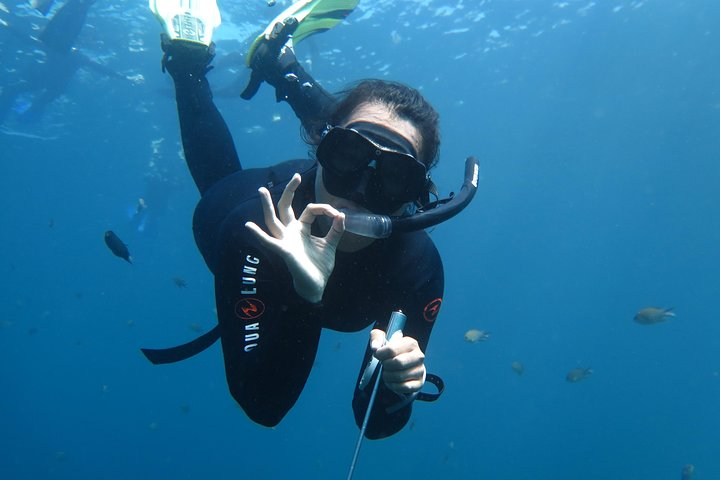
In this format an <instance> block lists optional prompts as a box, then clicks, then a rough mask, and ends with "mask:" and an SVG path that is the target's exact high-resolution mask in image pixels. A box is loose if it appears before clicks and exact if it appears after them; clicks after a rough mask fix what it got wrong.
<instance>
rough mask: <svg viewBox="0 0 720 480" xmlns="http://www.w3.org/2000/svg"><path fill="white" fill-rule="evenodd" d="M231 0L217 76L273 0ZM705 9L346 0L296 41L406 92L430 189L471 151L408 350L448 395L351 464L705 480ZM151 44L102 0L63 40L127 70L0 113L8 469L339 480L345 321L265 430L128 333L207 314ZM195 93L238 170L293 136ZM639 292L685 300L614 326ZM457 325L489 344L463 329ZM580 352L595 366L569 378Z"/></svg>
mask: <svg viewBox="0 0 720 480" xmlns="http://www.w3.org/2000/svg"><path fill="white" fill-rule="evenodd" d="M235 3H236V4H235V5H222V2H221V8H222V11H223V19H224V22H225V23H224V24H223V26H222V27H221V28H220V29H219V30H218V32H217V35H216V38H217V40H218V52H219V54H218V64H220V62H219V61H220V59H221V58H222V57H224V56H225V55H226V54H228V53H230V52H233V51H237V50H241V49H242V48H243V43H242V42H243V41H244V40H246V38H247V37H248V36H250V35H251V34H252V33H253V32H255V31H256V30H257V29H259V28H260V27H261V26H262V25H263V24H264V23H266V22H268V21H269V20H270V19H271V18H272V17H273V16H274V15H276V14H277V13H279V11H280V9H281V8H283V2H278V5H277V6H275V7H273V8H270V7H268V6H267V5H266V2H265V1H264V0H253V1H247V2H235ZM6 7H7V9H8V13H5V12H0V14H1V15H2V17H1V18H13V17H11V16H12V15H14V16H16V17H17V18H19V19H20V20H22V22H19V24H21V25H23V26H26V27H28V28H33V26H35V28H42V26H43V25H44V24H45V23H46V22H47V19H45V18H42V17H37V16H29V15H30V11H29V10H28V9H27V8H26V7H23V6H21V5H15V4H9V3H6ZM719 18H720V4H719V3H717V2H716V1H714V0H694V1H692V2H691V1H674V2H671V1H661V0H647V1H640V0H613V1H597V2H589V1H587V0H583V1H574V0H569V1H567V2H552V1H545V0H543V1H541V0H512V1H511V0H505V1H500V0H492V1H491V0H485V1H480V0H474V1H470V0H465V1H459V2H458V3H456V4H451V3H447V0H442V1H440V0H435V1H432V0H428V1H424V2H418V1H409V0H405V1H394V2H387V1H380V2H371V1H369V0H361V3H360V7H359V8H358V10H357V11H356V12H354V13H353V14H352V16H351V17H350V18H349V20H348V22H347V23H346V24H343V25H341V26H339V27H338V28H336V29H334V30H332V31H330V32H328V33H325V34H323V35H320V36H317V37H314V38H311V39H309V40H307V41H306V42H305V43H303V44H301V45H300V46H299V47H298V55H299V57H300V58H301V59H302V60H303V61H307V62H308V63H309V62H312V72H313V74H314V75H315V77H316V78H317V79H318V80H319V81H321V82H322V83H323V84H324V85H326V86H327V87H328V88H329V89H331V90H338V89H340V88H341V87H342V86H343V85H345V84H347V83H348V82H350V81H353V80H357V79H359V78H363V77H374V76H379V77H381V78H387V79H393V80H400V81H404V82H406V83H409V84H411V85H414V86H417V87H419V88H421V89H422V91H423V93H424V94H425V95H426V96H427V98H428V99H429V100H430V101H431V102H432V103H433V104H434V105H435V106H436V108H437V109H438V111H439V112H440V114H441V118H442V140H443V142H442V147H441V161H440V164H439V166H438V167H437V169H436V170H435V171H434V173H433V177H434V179H435V181H436V183H437V184H438V185H439V186H440V189H441V191H442V192H443V193H447V192H449V191H450V190H453V189H456V188H457V187H458V186H459V183H460V180H461V174H462V163H463V160H464V158H465V157H466V156H467V155H470V154H474V155H477V156H478V157H479V158H480V159H481V162H482V163H481V175H482V178H481V181H480V188H479V193H478V195H477V197H476V199H475V201H474V203H473V204H472V205H471V206H470V207H469V208H468V209H467V210H466V211H465V212H463V213H462V215H460V216H458V217H457V218H456V219H454V220H452V221H450V222H448V223H447V224H444V225H442V226H439V227H437V228H435V229H434V230H433V231H432V234H431V235H432V237H433V239H434V241H435V242H436V244H437V246H438V248H439V250H440V252H441V255H442V257H443V261H444V265H445V273H446V295H445V302H444V304H443V309H442V311H441V314H440V317H439V318H438V324H437V326H436V328H435V330H434V333H433V337H432V340H431V342H430V345H429V348H428V351H427V352H426V353H427V365H428V369H429V371H431V372H434V373H437V374H439V375H441V376H442V377H443V378H444V379H445V381H446V383H447V390H446V392H445V394H444V395H443V397H442V398H441V400H440V401H438V402H437V403H435V404H417V405H416V406H415V409H414V413H413V417H412V419H411V423H410V424H409V425H408V426H407V427H406V428H405V429H404V430H403V431H402V432H400V433H399V434H397V435H395V436H393V437H391V438H389V439H386V440H382V441H375V442H366V443H365V444H364V446H363V449H362V451H361V456H360V462H359V465H358V467H357V470H356V476H355V478H357V479H364V478H399V477H400V476H402V478H417V479H421V478H457V479H466V478H467V479H493V480H500V479H503V480H504V479H508V480H522V479H528V480H530V479H532V480H537V479H552V480H565V479H567V480H574V479H580V478H582V479H586V480H595V479H598V480H600V479H602V480H606V479H627V480H630V479H633V480H634V479H637V480H645V479H648V480H661V479H677V478H679V477H680V471H681V469H682V467H683V465H685V464H688V463H692V464H694V465H695V467H696V470H695V472H696V474H695V477H694V478H696V479H697V480H709V479H717V478H720V457H719V456H718V447H719V446H720V414H718V410H717V406H718V404H719V400H720V354H719V353H718V352H720V348H718V347H719V345H720V343H719V340H718V338H720V323H719V322H718V321H717V315H718V313H717V310H718V307H719V305H718V299H719V298H720V279H719V275H718V272H720V249H718V245H719V244H720V193H719V191H718V185H720V158H719V157H718V152H720V135H718V133H717V132H718V131H720V89H719V88H718V85H720V68H719V67H718V66H717V59H718V54H719V53H720V52H719V51H718V50H719V47H718V44H719V43H720V42H719V39H718V36H719V35H720V30H718V27H717V25H718V21H717V20H718V19H719ZM158 32H159V28H158V26H157V24H156V21H155V20H154V19H153V18H152V15H151V14H150V13H149V11H148V10H147V8H146V5H145V3H144V2H142V1H141V0H133V1H122V2H118V1H113V2H112V3H109V2H104V1H99V2H97V4H96V5H95V6H94V7H93V9H92V10H91V11H90V15H89V18H88V22H87V25H86V26H85V28H84V29H83V32H82V34H81V36H80V38H79V40H78V42H77V44H76V46H77V47H78V48H79V49H81V50H82V51H84V52H86V53H87V54H88V55H89V56H92V57H93V58H96V59H98V60H100V61H102V62H103V63H105V64H106V65H107V66H109V67H111V68H113V69H115V70H116V71H119V72H121V73H122V74H124V75H128V76H137V75H142V78H143V80H140V77H135V78H136V79H137V81H135V82H129V81H120V80H117V79H109V78H105V77H103V76H102V75H100V74H97V73H95V72H92V71H86V70H80V71H79V72H78V73H77V74H76V75H75V77H74V78H73V79H72V81H71V82H70V83H69V85H68V87H67V89H66V91H65V93H64V95H63V96H61V97H60V98H59V99H58V100H56V101H55V102H53V103H52V104H51V105H50V106H49V107H48V108H47V109H46V111H45V112H43V114H42V115H41V116H40V117H39V118H33V119H25V118H23V115H22V114H23V111H22V109H17V108H16V109H15V110H13V111H12V112H11V113H10V114H9V115H8V116H7V117H6V119H5V123H4V125H3V127H2V129H0V132H1V133H0V151H1V152H2V154H1V158H2V160H1V161H0V165H1V167H0V169H1V170H0V171H1V172H2V173H1V174H0V192H2V193H1V195H2V198H3V203H2V205H3V208H2V209H0V225H1V228H2V232H3V234H2V236H1V237H0V238H2V240H1V243H0V246H1V248H0V272H2V279H3V281H2V289H0V379H1V380H2V385H3V387H2V395H0V478H4V479H5V478H7V479H31V478H32V479H36V478H49V479H78V478H93V479H96V478H104V479H116V478H117V479H127V478H193V479H205V478H234V479H236V478H267V479H286V478H318V479H320V478H328V479H336V478H345V475H346V474H347V469H348V466H349V463H350V459H351V456H352V451H353V448H354V444H355V441H356V438H357V428H356V427H355V425H354V422H353V418H352V413H351V408H350V400H351V396H352V392H353V387H354V380H355V375H356V371H357V368H358V366H359V365H358V362H359V361H360V358H361V356H362V353H363V350H364V348H365V343H366V339H367V336H366V333H361V334H354V335H351V334H338V333H334V332H325V333H324V334H323V338H322V341H321V346H320V352H319V355H318V360H317V364H316V366H315V368H314V370H313V372H312V375H311V377H310V379H309V381H308V384H307V387H306V389H305V391H304V392H303V395H302V397H301V399H300V401H299V402H298V404H297V405H296V406H295V408H294V409H293V410H292V411H291V412H290V414H289V415H288V416H287V417H286V418H285V419H284V420H283V422H282V423H281V424H280V425H279V426H278V427H276V428H274V429H266V428H263V427H260V426H257V425H255V424H253V423H252V422H251V421H249V420H248V419H247V418H246V417H245V415H244V413H243V412H242V410H241V409H240V408H239V407H237V406H236V405H235V404H234V402H233V400H232V398H231V397H230V395H229V393H228V391H227V388H226V385H225V379H224V371H223V366H222V356H221V352H220V349H219V346H214V347H212V348H211V349H210V350H208V351H206V352H204V353H203V354H201V355H199V356H198V357H196V358H193V359H192V360H189V361H186V362H182V363H179V364H175V365H166V366H152V365H150V364H149V363H148V362H147V360H145V358H144V357H143V356H142V355H141V353H140V351H139V348H140V347H145V346H150V347H162V346H171V345H175V344H177V343H181V342H184V341H187V340H189V339H191V338H194V336H196V335H197V331H198V330H200V331H207V330H208V329H210V328H211V327H212V326H213V325H214V323H215V318H214V311H213V308H214V299H213V289H212V288H213V285H212V277H211V275H210V273H209V272H208V271H207V269H206V267H205V265H204V263H203V261H202V259H201V257H200V255H199V253H198V252H197V249H196V247H195V245H194V241H193V238H192V233H191V215H192V212H193V208H194V205H195V203H196V202H197V200H198V194H197V192H196V191H195V189H194V186H193V185H192V181H191V179H190V177H189V175H188V174H187V171H186V168H185V165H184V163H183V160H182V158H181V157H180V156H179V154H178V152H179V150H180V146H179V131H178V126H177V117H176V113H175V106H174V99H173V95H172V85H171V83H170V80H169V78H168V77H167V76H165V75H163V74H162V72H161V71H160V63H159V60H160V48H159V45H158V42H157V37H158ZM233 39H235V40H236V41H234V40H233ZM0 49H1V50H2V52H1V53H2V58H3V61H2V65H1V66H0V68H2V72H3V73H2V77H1V78H0V81H1V82H2V84H3V85H6V84H7V83H8V82H11V81H16V80H18V79H19V78H18V75H21V72H22V68H21V67H22V65H24V64H27V63H28V62H36V61H37V55H34V54H33V52H32V51H31V50H32V49H30V48H28V47H27V46H23V45H18V43H17V41H16V39H15V38H13V37H11V36H10V35H8V34H7V32H5V31H4V30H3V29H1V28H0ZM237 75H245V73H243V72H240V73H234V72H233V71H231V70H230V69H229V68H228V67H227V66H224V67H218V68H217V69H216V71H214V72H212V73H211V74H210V79H211V82H213V85H214V86H216V87H217V88H218V89H219V88H220V87H222V86H226V85H229V84H230V83H231V82H232V80H233V79H234V78H236V77H237ZM216 99H217V103H218V105H219V106H220V108H221V110H222V112H223V114H224V116H225V118H226V120H227V121H228V123H229V125H230V128H231V130H232V133H233V135H234V138H235V142H236V145H237V146H238V148H239V149H241V152H243V153H242V160H243V163H244V165H245V166H248V167H250V166H255V165H267V164H270V163H271V162H276V161H279V160H283V159H286V158H291V157H297V156H302V155H303V154H304V153H305V151H306V147H305V146H304V144H303V143H302V142H301V141H300V137H299V135H298V132H299V126H298V122H297V121H296V119H295V118H294V115H293V114H292V112H291V110H290V109H289V107H288V106H287V105H285V104H276V103H275V102H274V98H273V93H272V91H271V90H270V89H269V88H268V87H267V86H266V87H264V88H263V89H262V90H261V92H260V94H258V95H257V96H256V97H255V98H254V99H253V100H252V102H245V101H243V100H240V99H239V98H237V97H235V96H229V95H217V98H216ZM23 101H32V100H31V99H23ZM140 197H144V198H146V199H148V210H147V211H146V214H147V218H145V219H144V223H143V225H144V228H143V229H142V231H138V224H137V222H133V220H132V219H131V218H130V216H131V213H132V212H133V211H134V209H135V207H136V205H137V201H138V198H140ZM150 199H153V200H152V201H151V200H150ZM129 212H130V214H129ZM108 229H112V230H114V231H115V232H116V233H118V235H120V237H121V238H123V239H124V240H125V242H126V243H127V244H128V245H129V248H130V251H131V253H132V255H133V258H134V264H133V265H130V264H128V263H126V262H124V261H123V260H121V259H118V258H117V257H114V256H112V255H111V254H110V253H109V252H108V250H107V248H106V246H105V245H104V243H103V233H104V232H105V230H108ZM174 277H180V278H182V279H184V280H185V281H186V282H187V287H186V288H179V287H178V286H176V285H175V283H174V281H173V278H174ZM650 305H655V306H661V307H674V308H675V310H674V311H675V312H676V314H677V317H676V318H675V319H672V320H671V321H669V322H666V323H664V324H659V325H652V326H641V325H638V324H636V323H634V322H633V320H632V319H633V316H634V314H635V312H636V311H637V310H639V309H640V308H643V307H646V306H650ZM470 328H478V329H484V330H488V331H490V332H491V337H490V338H489V340H487V341H486V342H479V343H475V344H471V343H467V342H465V341H464V340H463V334H464V333H465V331H467V330H468V329H470ZM513 361H520V362H522V363H523V364H524V366H525V373H524V374H523V375H521V376H519V375H517V374H515V373H514V372H513V371H512V369H511V368H510V364H511V362H513ZM575 367H590V368H592V369H593V371H594V373H593V375H592V376H591V377H590V378H588V379H586V380H584V381H581V382H578V383H574V384H571V383H568V382H566V381H565V374H566V373H567V371H568V370H570V369H572V368H575Z"/></svg>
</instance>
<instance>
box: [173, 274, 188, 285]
mask: <svg viewBox="0 0 720 480" xmlns="http://www.w3.org/2000/svg"><path fill="white" fill-rule="evenodd" d="M172 281H173V283H174V284H175V286H176V287H178V288H185V287H187V282H186V281H185V279H184V278H182V277H173V278H172Z"/></svg>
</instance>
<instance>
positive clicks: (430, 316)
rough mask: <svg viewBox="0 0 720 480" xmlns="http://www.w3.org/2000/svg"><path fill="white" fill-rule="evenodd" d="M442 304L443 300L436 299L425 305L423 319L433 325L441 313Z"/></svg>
mask: <svg viewBox="0 0 720 480" xmlns="http://www.w3.org/2000/svg"><path fill="white" fill-rule="evenodd" d="M441 304H442V298H436V299H435V300H433V301H431V302H430V303H428V304H427V305H425V308H424V309H423V318H424V319H425V321H427V322H431V323H432V322H434V321H435V319H436V318H437V316H438V313H440V305H441Z"/></svg>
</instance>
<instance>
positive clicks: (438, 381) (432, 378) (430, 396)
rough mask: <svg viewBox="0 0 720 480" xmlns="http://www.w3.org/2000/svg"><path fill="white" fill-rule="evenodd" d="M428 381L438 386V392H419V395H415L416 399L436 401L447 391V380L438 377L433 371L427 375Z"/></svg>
mask: <svg viewBox="0 0 720 480" xmlns="http://www.w3.org/2000/svg"><path fill="white" fill-rule="evenodd" d="M425 382H426V383H432V384H433V385H435V388H437V393H427V392H420V393H418V394H417V397H415V400H420V401H422V402H434V401H435V400H437V399H438V398H440V395H442V393H443V392H444V391H445V382H444V381H443V379H442V378H440V377H438V376H437V375H433V374H432V373H428V374H427V376H426V377H425Z"/></svg>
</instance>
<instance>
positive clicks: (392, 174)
mask: <svg viewBox="0 0 720 480" xmlns="http://www.w3.org/2000/svg"><path fill="white" fill-rule="evenodd" d="M378 165H379V166H378V176H379V180H380V181H379V183H380V186H381V188H380V191H381V192H382V195H383V196H384V197H386V198H387V199H388V200H390V201H393V202H401V203H403V202H412V201H414V200H416V199H417V198H418V197H419V196H420V194H421V193H422V189H423V188H424V187H425V167H424V166H423V165H422V164H421V163H420V162H418V161H417V160H415V159H414V158H413V157H411V156H410V155H405V154H402V153H396V152H383V154H382V156H381V159H380V161H378Z"/></svg>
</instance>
